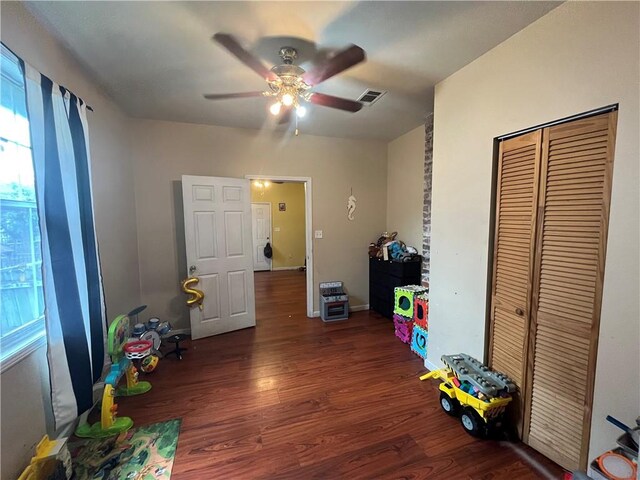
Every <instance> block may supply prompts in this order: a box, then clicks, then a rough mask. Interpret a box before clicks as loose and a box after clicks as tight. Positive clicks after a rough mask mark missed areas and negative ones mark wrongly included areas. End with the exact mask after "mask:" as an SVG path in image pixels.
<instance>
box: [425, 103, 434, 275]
mask: <svg viewBox="0 0 640 480" xmlns="http://www.w3.org/2000/svg"><path fill="white" fill-rule="evenodd" d="M424 128H425V136H424V138H425V142H424V203H423V206H422V284H423V285H425V286H429V270H430V265H431V185H432V184H431V176H432V172H433V113H430V114H429V115H428V116H427V118H426V119H425V122H424Z"/></svg>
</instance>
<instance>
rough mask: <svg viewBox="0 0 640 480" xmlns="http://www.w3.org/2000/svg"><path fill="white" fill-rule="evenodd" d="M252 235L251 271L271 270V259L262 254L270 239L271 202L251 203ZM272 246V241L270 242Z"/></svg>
mask: <svg viewBox="0 0 640 480" xmlns="http://www.w3.org/2000/svg"><path fill="white" fill-rule="evenodd" d="M251 227H252V228H251V231H252V232H253V233H252V237H253V271H254V272H257V271H264V270H271V259H270V258H267V257H265V256H264V247H265V245H266V244H267V242H270V241H271V204H270V203H252V204H251ZM271 245H272V246H273V242H272V243H271Z"/></svg>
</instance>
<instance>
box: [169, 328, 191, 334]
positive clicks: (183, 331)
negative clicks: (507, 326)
mask: <svg viewBox="0 0 640 480" xmlns="http://www.w3.org/2000/svg"><path fill="white" fill-rule="evenodd" d="M169 334H170V335H181V334H186V335H191V329H190V328H174V329H172V330H171V331H170V332H169Z"/></svg>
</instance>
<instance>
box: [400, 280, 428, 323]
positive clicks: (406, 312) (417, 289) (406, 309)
mask: <svg viewBox="0 0 640 480" xmlns="http://www.w3.org/2000/svg"><path fill="white" fill-rule="evenodd" d="M426 291H427V289H426V288H424V287H421V286H420V285H406V286H404V287H396V288H395V296H394V304H393V305H394V306H393V313H396V314H398V315H402V316H403V317H406V318H410V319H412V320H413V304H414V301H415V297H416V296H417V295H420V294H422V293H425V292H426Z"/></svg>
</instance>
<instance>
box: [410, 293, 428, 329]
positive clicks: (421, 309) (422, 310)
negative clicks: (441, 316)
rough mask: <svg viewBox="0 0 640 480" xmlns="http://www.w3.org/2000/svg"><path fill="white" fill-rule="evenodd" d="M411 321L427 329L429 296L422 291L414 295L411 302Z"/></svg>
mask: <svg viewBox="0 0 640 480" xmlns="http://www.w3.org/2000/svg"><path fill="white" fill-rule="evenodd" d="M413 322H414V323H415V324H416V325H419V326H420V327H422V328H424V329H425V330H429V297H427V295H426V294H424V293H423V294H420V295H416V298H415V300H414V302H413Z"/></svg>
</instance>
